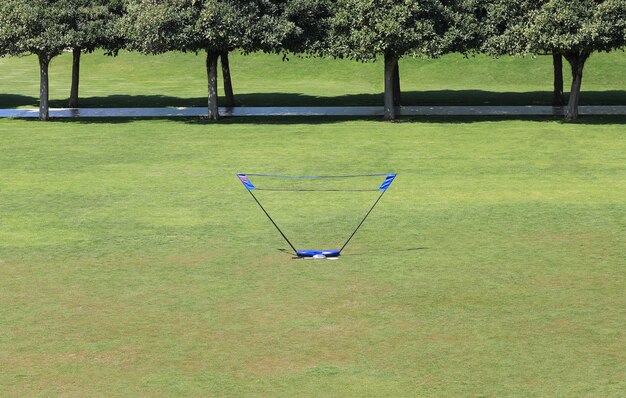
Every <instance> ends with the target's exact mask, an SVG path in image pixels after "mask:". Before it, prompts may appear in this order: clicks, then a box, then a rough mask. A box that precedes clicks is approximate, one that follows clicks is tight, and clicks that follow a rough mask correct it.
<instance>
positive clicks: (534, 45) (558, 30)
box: [524, 0, 626, 119]
mask: <svg viewBox="0 0 626 398" xmlns="http://www.w3.org/2000/svg"><path fill="white" fill-rule="evenodd" d="M524 30H525V32H524V33H525V34H524V36H525V37H526V40H527V45H528V50H529V51H532V52H538V51H542V50H543V49H546V48H551V49H554V50H555V51H557V52H559V53H560V54H562V55H563V57H564V58H565V59H566V60H567V62H568V63H569V64H570V67H571V70H572V86H571V90H570V96H569V102H568V104H567V111H566V115H565V117H566V118H567V119H576V118H577V117H578V103H579V100H580V91H581V86H582V77H583V69H584V66H585V62H586V61H587V59H588V58H589V56H590V55H591V54H592V53H593V52H596V51H606V52H609V51H612V50H615V49H618V48H622V47H624V46H625V45H626V40H625V39H626V38H625V36H626V34H625V32H626V1H624V0H605V1H602V0H549V1H545V2H543V4H542V5H541V6H540V7H538V8H537V9H535V10H533V11H532V12H531V13H530V15H529V18H528V20H527V23H526V24H525V26H524Z"/></svg>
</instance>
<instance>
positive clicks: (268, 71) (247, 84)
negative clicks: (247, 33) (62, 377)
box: [0, 52, 626, 108]
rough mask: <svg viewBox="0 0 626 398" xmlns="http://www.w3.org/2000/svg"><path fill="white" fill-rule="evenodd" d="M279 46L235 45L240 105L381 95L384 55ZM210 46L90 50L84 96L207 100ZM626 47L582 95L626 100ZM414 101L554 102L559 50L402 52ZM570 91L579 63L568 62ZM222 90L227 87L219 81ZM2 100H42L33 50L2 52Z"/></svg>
mask: <svg viewBox="0 0 626 398" xmlns="http://www.w3.org/2000/svg"><path fill="white" fill-rule="evenodd" d="M281 59H282V57H281V56H280V55H264V54H252V55H248V56H243V55H238V54H236V53H234V54H232V55H231V62H230V63H231V70H232V77H233V86H234V90H235V96H236V100H237V103H238V105H241V106H296V105H303V106H306V105H380V104H381V103H382V94H381V93H382V91H383V65H382V62H375V63H367V64H364V63H358V62H355V61H350V60H332V59H302V58H299V57H295V56H291V57H290V58H289V61H285V62H283V61H281ZM71 62H72V56H71V54H63V55H62V56H60V57H57V58H55V59H54V60H53V61H52V64H51V71H50V98H51V104H52V106H54V107H65V106H67V98H68V97H69V89H70V77H71ZM204 63H205V55H204V54H202V53H201V54H199V55H197V56H196V55H194V54H181V53H167V54H164V55H159V56H144V55H139V54H135V53H122V54H121V55H120V56H119V57H117V58H113V57H106V56H104V55H102V54H101V53H95V54H87V55H83V57H82V64H81V91H80V95H81V97H82V100H81V102H80V105H81V106H86V107H118V106H129V107H141V106H205V105H206V102H207V101H206V96H207V81H206V80H207V79H206V70H205V66H204ZM624 70H626V54H625V53H624V52H615V53H610V54H594V55H593V56H592V57H591V58H590V59H589V61H588V62H587V65H586V67H585V75H584V79H583V93H582V98H581V104H583V105H596V104H626V75H625V74H624ZM400 74H401V78H402V91H403V103H404V104H405V105H422V104H430V105H445V104H469V105H483V104H496V105H533V104H545V105H550V104H551V101H552V57H548V56H540V57H536V58H532V57H526V58H518V57H503V58H500V59H493V58H490V57H485V56H477V57H469V58H464V57H463V56H461V55H457V54H453V55H447V56H445V57H442V58H440V59H437V60H424V59H412V58H406V59H402V60H401V62H400ZM563 74H564V80H565V91H566V92H567V91H569V84H570V81H571V79H570V70H569V66H568V65H567V62H566V63H565V65H564V69H563ZM220 92H221V90H220ZM0 93H1V94H2V95H1V96H0V107H2V108H11V107H26V106H28V107H33V106H37V104H38V102H37V101H38V96H39V72H38V70H37V59H36V58H34V57H21V58H15V57H13V58H0Z"/></svg>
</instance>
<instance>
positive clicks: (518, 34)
mask: <svg viewBox="0 0 626 398" xmlns="http://www.w3.org/2000/svg"><path fill="white" fill-rule="evenodd" d="M484 7H485V9H486V11H487V16H486V18H485V19H484V24H483V34H484V36H485V40H484V44H483V45H482V46H481V48H480V49H481V51H483V52H485V53H488V54H492V55H502V54H526V53H535V54H543V53H546V52H551V51H552V50H557V51H559V52H561V53H564V52H566V51H577V52H581V51H582V52H587V53H592V52H595V51H612V50H615V49H618V48H621V47H624V45H626V1H624V0H605V1H601V0H542V1H530V0H518V1H508V0H497V1H488V2H486V3H485V6H484Z"/></svg>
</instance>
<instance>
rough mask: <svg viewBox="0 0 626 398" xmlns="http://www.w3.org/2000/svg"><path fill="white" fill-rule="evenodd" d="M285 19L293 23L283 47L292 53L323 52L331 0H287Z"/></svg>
mask: <svg viewBox="0 0 626 398" xmlns="http://www.w3.org/2000/svg"><path fill="white" fill-rule="evenodd" d="M281 3H282V4H283V5H284V7H285V9H284V15H285V19H286V20H287V21H289V22H291V23H292V24H293V29H290V31H289V34H288V35H287V37H286V39H285V43H284V49H285V50H287V51H291V52H294V53H307V54H313V55H321V54H324V53H325V52H326V51H325V48H326V45H327V36H328V30H329V22H330V16H331V9H332V4H333V3H332V1H331V0H287V1H286V2H280V3H279V4H281Z"/></svg>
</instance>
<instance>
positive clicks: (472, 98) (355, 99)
mask: <svg viewBox="0 0 626 398" xmlns="http://www.w3.org/2000/svg"><path fill="white" fill-rule="evenodd" d="M567 97H568V96H567V94H565V95H564V100H565V101H567ZM235 101H236V105H237V106H264V107H274V106H382V104H383V94H382V93H374V94H347V95H340V96H334V97H320V96H313V95H307V94H301V93H252V94H248V93H243V94H237V93H235ZM67 103H68V99H51V100H50V106H51V107H52V108H63V107H66V106H67ZM79 104H80V106H81V107H84V108H104V107H106V108H142V107H205V106H207V98H206V97H198V98H183V97H173V96H167V95H109V96H100V97H84V98H80V100H79ZM402 104H403V105H404V106H446V105H449V106H453V105H456V106H480V105H493V106H498V105H510V106H515V105H518V106H524V105H548V106H549V105H551V104H552V92H551V91H528V92H495V91H486V90H430V91H403V92H402ZM38 105H39V99H38V98H37V97H36V96H26V95H21V94H11V93H5V94H0V108H16V107H20V106H33V107H36V106H38ZM219 105H220V106H225V105H226V104H225V99H224V98H223V97H221V96H220V98H219ZM580 105H626V91H625V90H607V91H584V90H583V92H582V94H581V104H580Z"/></svg>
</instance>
